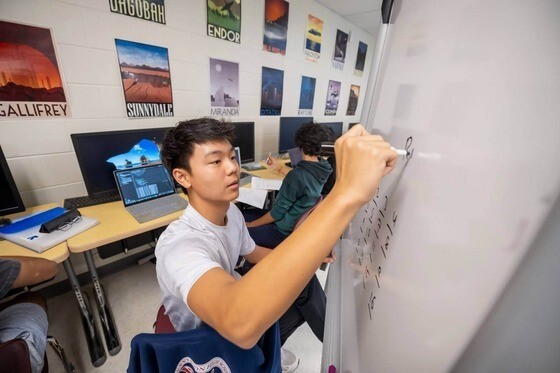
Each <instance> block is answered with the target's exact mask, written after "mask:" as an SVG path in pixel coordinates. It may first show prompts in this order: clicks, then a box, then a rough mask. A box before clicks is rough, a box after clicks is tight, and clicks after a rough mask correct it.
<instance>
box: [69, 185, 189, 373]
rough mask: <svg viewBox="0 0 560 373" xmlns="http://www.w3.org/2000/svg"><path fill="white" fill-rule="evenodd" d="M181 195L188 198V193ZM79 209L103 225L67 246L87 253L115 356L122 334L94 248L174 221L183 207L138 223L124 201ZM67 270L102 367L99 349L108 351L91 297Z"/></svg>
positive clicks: (91, 347)
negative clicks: (102, 341) (89, 307)
mask: <svg viewBox="0 0 560 373" xmlns="http://www.w3.org/2000/svg"><path fill="white" fill-rule="evenodd" d="M181 196H182V197H183V198H185V199H187V197H186V196H185V195H181ZM79 210H80V212H81V214H82V215H83V216H87V217H90V218H94V219H97V220H99V222H100V224H99V225H96V226H95V227H93V228H91V229H88V230H87V231H85V232H83V233H80V234H79V235H77V236H74V237H72V238H70V239H68V241H66V245H67V246H68V250H69V251H70V252H71V253H74V254H78V253H83V254H84V256H85V259H86V264H87V267H88V270H89V273H90V275H91V281H92V283H93V288H94V296H95V302H96V305H97V310H98V313H99V318H100V320H101V327H102V329H103V335H104V337H105V343H106V344H107V350H108V351H109V354H110V355H115V354H117V353H118V352H119V351H120V350H121V342H120V337H119V333H118V329H117V325H116V323H115V320H114V317H113V312H112V311H111V305H110V303H109V299H108V298H107V296H106V295H105V290H104V289H103V285H102V284H101V283H100V281H99V276H98V274H97V268H96V267H95V263H94V260H93V255H92V254H91V250H93V249H95V248H97V247H99V246H102V245H106V244H109V243H112V242H115V241H118V240H122V239H125V238H128V237H132V236H135V235H137V234H140V233H144V232H148V231H150V230H154V229H156V228H160V227H163V226H165V225H168V224H169V223H171V222H173V221H174V220H177V219H178V218H179V217H180V216H181V215H182V214H183V210H181V211H177V212H175V213H173V214H169V215H166V216H164V217H161V218H158V219H155V220H150V221H148V222H146V223H138V222H137V221H136V219H134V217H132V215H130V213H129V212H128V211H126V209H125V208H124V205H123V203H122V201H117V202H111V203H104V204H102V205H96V206H89V207H83V208H80V209H79ZM65 269H66V272H67V273H68V279H69V281H70V283H71V284H72V287H73V289H74V292H75V293H76V299H77V300H78V304H79V306H80V310H81V313H82V321H84V320H85V321H84V330H86V339H87V341H88V349H89V352H90V356H91V358H92V363H93V364H94V365H95V366H98V365H96V363H95V361H96V356H97V355H98V351H103V353H104V350H103V345H102V344H101V339H100V338H99V332H97V331H96V325H95V323H93V319H91V318H90V315H91V312H89V309H88V306H89V304H88V302H87V299H86V300H85V301H84V299H83V298H84V297H83V296H82V295H81V291H80V284H79V283H78V279H77V277H76V274H75V273H74V271H73V269H72V267H71V265H70V266H69V267H68V268H66V267H65ZM90 319H91V322H90Z"/></svg>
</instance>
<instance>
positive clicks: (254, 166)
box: [235, 146, 266, 173]
mask: <svg viewBox="0 0 560 373" xmlns="http://www.w3.org/2000/svg"><path fill="white" fill-rule="evenodd" d="M235 156H236V157H237V163H239V164H240V165H241V168H244V169H246V170H247V171H258V170H265V169H266V167H264V166H263V165H262V164H260V163H259V162H247V163H241V148H240V147H239V146H236V147H235ZM242 173H243V172H242Z"/></svg>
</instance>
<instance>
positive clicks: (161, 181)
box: [113, 163, 187, 223]
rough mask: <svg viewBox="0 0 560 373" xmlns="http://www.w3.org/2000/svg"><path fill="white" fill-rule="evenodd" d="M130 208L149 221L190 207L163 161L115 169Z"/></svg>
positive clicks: (118, 183)
mask: <svg viewBox="0 0 560 373" xmlns="http://www.w3.org/2000/svg"><path fill="white" fill-rule="evenodd" d="M113 173H114V175H115V180H116V182H117V187H118V190H119V194H120V195H121V199H122V201H123V203H124V207H125V208H126V210H127V211H128V212H129V213H130V214H131V215H132V216H133V217H134V218H135V219H136V220H137V221H138V223H145V222H147V221H150V220H154V219H157V218H160V217H162V216H165V215H168V214H171V213H173V212H176V211H180V210H183V209H185V208H186V207H187V201H186V200H184V199H183V198H181V197H180V196H179V195H178V194H177V192H176V191H175V184H174V183H173V179H172V178H171V175H169V172H167V170H166V169H165V167H164V166H163V165H162V164H161V163H159V164H154V165H149V166H144V167H138V168H128V169H121V170H115V171H113Z"/></svg>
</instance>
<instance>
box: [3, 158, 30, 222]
mask: <svg viewBox="0 0 560 373" xmlns="http://www.w3.org/2000/svg"><path fill="white" fill-rule="evenodd" d="M0 190H1V191H2V193H0V217H2V216H4V215H9V214H15V213H16V212H21V211H25V205H24V204H23V201H22V199H21V196H20V194H19V191H18V189H17V186H16V183H15V182H14V178H13V176H12V173H11V172H10V168H9V167H8V162H7V161H6V158H5V157H4V152H3V151H2V147H0Z"/></svg>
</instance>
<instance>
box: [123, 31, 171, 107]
mask: <svg viewBox="0 0 560 373" xmlns="http://www.w3.org/2000/svg"><path fill="white" fill-rule="evenodd" d="M115 44H116V46H117V56H118V58H119V66H120V70H121V79H122V84H123V90H124V98H125V101H126V114H127V115H128V117H130V118H142V117H171V116H173V97H172V94H171V76H170V71H169V57H168V53H167V48H163V47H157V46H154V45H148V44H141V43H135V42H132V41H126V40H120V39H115Z"/></svg>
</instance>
